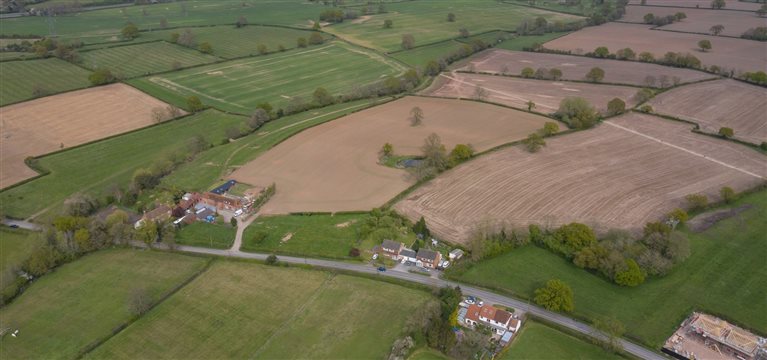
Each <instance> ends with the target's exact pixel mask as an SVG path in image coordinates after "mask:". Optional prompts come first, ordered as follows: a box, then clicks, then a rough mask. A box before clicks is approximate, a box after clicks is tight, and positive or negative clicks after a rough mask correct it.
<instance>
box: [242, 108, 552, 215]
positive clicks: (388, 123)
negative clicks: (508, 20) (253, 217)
mask: <svg viewBox="0 0 767 360" xmlns="http://www.w3.org/2000/svg"><path fill="white" fill-rule="evenodd" d="M415 106H418V107H420V108H421V109H422V110H423V113H424V116H425V118H424V119H423V124H422V125H420V126H416V127H413V126H411V123H410V120H409V117H410V111H411V109H412V108H413V107H415ZM546 120H547V119H546V118H544V117H541V116H537V115H534V114H530V113H526V112H520V111H515V110H511V109H507V108H504V107H499V106H494V105H488V104H482V103H477V102H469V101H456V100H446V99H436V98H423V97H406V98H403V99H400V100H397V101H394V102H390V103H387V104H384V105H380V106H376V107H375V108H371V109H369V110H365V111H362V112H358V113H355V114H352V115H349V116H346V117H344V118H341V119H338V120H335V121H333V122H331V123H327V124H323V125H320V126H316V127H314V128H311V129H308V130H305V131H303V132H301V133H299V134H297V135H295V136H293V137H291V138H289V139H288V140H286V141H285V142H283V143H281V144H279V145H277V146H276V147H275V148H273V149H272V150H269V151H268V152H266V153H265V154H264V155H262V156H260V157H259V158H257V159H256V160H254V161H252V162H250V163H248V164H246V165H244V166H243V167H241V168H240V169H238V170H236V171H235V172H234V173H233V174H232V175H231V177H232V178H233V179H235V180H237V181H240V182H244V183H248V184H253V185H268V184H271V183H276V185H277V192H276V194H275V195H274V197H272V199H271V200H270V201H269V202H268V203H267V204H265V205H264V206H263V207H262V209H261V212H262V213H267V214H284V213H289V212H303V211H332V212H336V211H347V210H369V209H371V208H373V207H376V206H380V205H382V204H383V203H385V202H386V201H388V200H389V199H391V198H392V197H394V196H395V195H397V194H398V193H399V192H401V191H403V190H405V189H406V188H407V187H408V186H410V185H411V184H412V183H413V180H411V179H409V177H408V175H407V173H406V172H405V171H403V170H400V169H395V168H391V167H387V166H384V165H381V164H378V154H379V151H380V150H381V148H382V146H383V145H384V144H385V143H387V142H388V143H391V144H392V145H393V146H394V152H395V154H397V155H420V154H421V150H420V147H421V145H422V144H423V142H424V139H425V138H426V137H427V136H429V134H432V133H436V134H437V135H439V136H440V137H441V138H442V142H443V143H444V144H445V146H446V147H447V149H448V150H450V149H451V148H452V147H453V146H454V145H455V144H458V143H463V144H471V145H472V146H473V147H474V148H475V149H476V150H477V151H483V150H487V149H490V148H492V147H495V146H498V145H501V144H504V143H507V142H510V141H514V140H519V139H522V138H524V137H525V136H527V135H528V134H530V133H532V132H534V131H535V130H536V129H540V128H542V127H543V124H544V123H545V121H546Z"/></svg>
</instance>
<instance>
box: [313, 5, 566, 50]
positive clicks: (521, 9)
mask: <svg viewBox="0 0 767 360" xmlns="http://www.w3.org/2000/svg"><path fill="white" fill-rule="evenodd" d="M386 9H387V11H388V12H387V13H385V14H377V15H373V16H371V17H370V18H369V19H367V20H365V21H362V22H356V23H355V22H349V21H347V22H343V23H341V24H336V25H332V26H328V27H325V28H324V30H326V31H328V32H331V33H334V34H336V35H338V36H340V37H342V38H344V39H348V40H350V41H353V42H355V43H358V44H361V45H364V46H367V47H372V48H376V49H379V50H382V51H389V52H391V51H396V50H400V49H401V43H402V36H403V35H405V34H412V35H413V36H414V37H415V45H416V46H418V45H425V44H430V43H434V42H437V41H441V40H447V39H452V38H456V37H458V35H459V34H458V30H459V29H462V28H464V29H467V30H468V31H469V32H470V33H472V34H477V33H481V32H485V31H490V30H514V29H515V28H516V27H517V25H518V24H519V23H521V21H522V20H525V19H531V18H536V17H539V16H541V17H544V18H545V19H546V20H548V21H549V22H552V21H564V22H569V21H573V20H577V19H580V17H577V16H572V15H566V14H561V13H555V12H550V11H546V10H539V9H534V8H531V7H526V6H517V5H510V4H505V3H502V2H498V1H490V0H483V1H477V0H450V1H444V0H419V1H405V2H401V3H397V4H390V5H387V6H386ZM448 13H453V14H455V16H456V19H455V22H448V21H447V15H448ZM385 20H392V21H393V27H392V28H391V29H384V28H383V23H384V21H385Z"/></svg>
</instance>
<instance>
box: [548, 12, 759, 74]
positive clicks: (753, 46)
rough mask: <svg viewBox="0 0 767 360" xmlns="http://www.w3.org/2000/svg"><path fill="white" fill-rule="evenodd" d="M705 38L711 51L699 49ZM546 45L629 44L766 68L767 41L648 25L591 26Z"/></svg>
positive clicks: (578, 48)
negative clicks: (709, 42) (688, 32)
mask: <svg viewBox="0 0 767 360" xmlns="http://www.w3.org/2000/svg"><path fill="white" fill-rule="evenodd" d="M704 39H706V40H709V41H711V45H712V50H710V51H707V52H702V51H700V49H698V41H700V40H704ZM544 46H545V47H546V48H548V49H557V50H567V51H572V52H573V53H576V54H577V53H587V52H590V51H594V49H596V48H597V47H599V46H606V47H607V48H608V49H609V50H610V52H615V51H618V50H619V49H623V48H627V47H628V48H631V49H633V50H634V51H635V52H636V53H637V54H638V53H640V52H643V51H648V52H651V53H653V54H654V55H655V58H662V57H663V55H664V54H666V53H667V52H681V53H691V54H693V55H695V56H696V57H697V58H698V59H700V61H701V62H702V63H703V65H706V66H712V65H716V66H719V67H720V68H725V69H735V70H737V71H758V70H762V71H765V70H767V43H765V42H760V41H753V40H746V39H734V38H727V37H721V36H711V35H698V34H685V33H678V32H671V31H657V30H650V26H649V25H639V24H620V23H607V24H604V25H599V26H591V27H587V28H584V29H581V30H579V31H577V32H574V33H572V34H569V35H566V36H563V37H561V38H558V39H555V40H553V41H549V42H547V43H546V44H544Z"/></svg>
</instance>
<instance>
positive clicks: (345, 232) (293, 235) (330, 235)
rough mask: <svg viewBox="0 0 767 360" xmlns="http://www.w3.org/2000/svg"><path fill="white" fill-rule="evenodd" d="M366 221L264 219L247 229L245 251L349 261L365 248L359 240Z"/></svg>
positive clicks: (313, 217) (360, 216)
mask: <svg viewBox="0 0 767 360" xmlns="http://www.w3.org/2000/svg"><path fill="white" fill-rule="evenodd" d="M277 191H279V189H278V190H277ZM365 218H367V215H364V214H353V215H309V216H304V215H282V216H267V217H260V218H258V219H257V220H256V221H255V222H254V223H252V224H251V225H250V226H248V228H247V229H245V233H244V234H243V237H242V250H243V251H253V252H276V253H284V254H297V255H311V256H320V257H329V258H345V257H348V256H349V250H351V249H352V248H353V247H360V246H361V244H359V243H358V241H357V239H358V233H359V226H360V223H361V221H363V220H364V219H365ZM264 235H265V236H264ZM371 247H372V243H371V244H370V246H368V248H371ZM361 250H366V249H361Z"/></svg>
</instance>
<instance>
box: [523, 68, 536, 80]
mask: <svg viewBox="0 0 767 360" xmlns="http://www.w3.org/2000/svg"><path fill="white" fill-rule="evenodd" d="M520 75H522V77H523V78H531V77H533V76H535V70H533V68H531V67H526V68H524V69H522V72H521V73H520Z"/></svg>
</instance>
